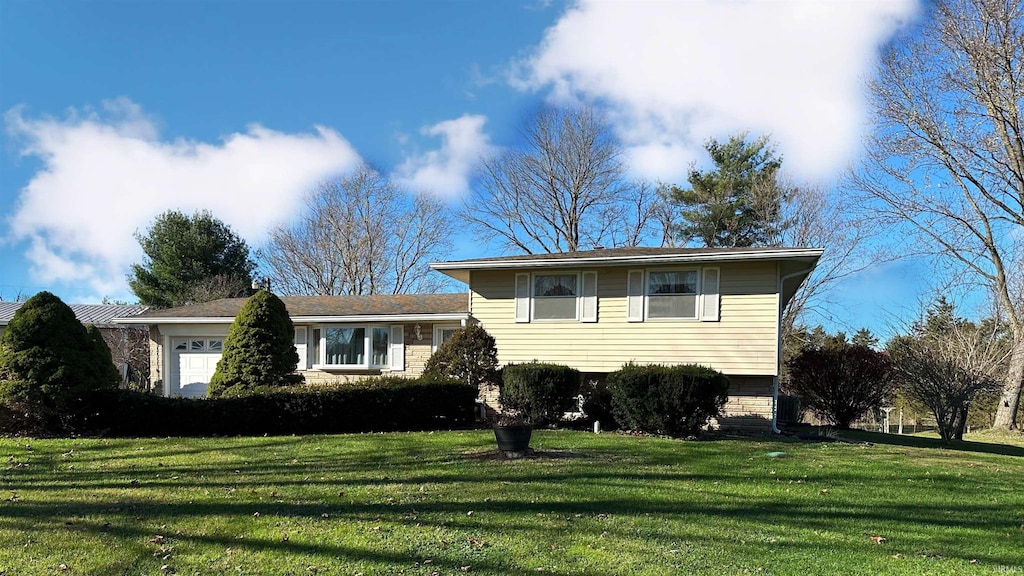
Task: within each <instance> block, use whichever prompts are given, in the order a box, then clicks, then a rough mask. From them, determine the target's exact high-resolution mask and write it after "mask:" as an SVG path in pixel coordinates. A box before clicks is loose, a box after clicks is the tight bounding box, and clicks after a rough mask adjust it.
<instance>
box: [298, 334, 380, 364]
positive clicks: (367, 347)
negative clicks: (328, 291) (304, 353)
mask: <svg viewBox="0 0 1024 576" xmlns="http://www.w3.org/2000/svg"><path fill="white" fill-rule="evenodd" d="M331 328H351V329H353V330H356V329H359V328H362V329H363V357H364V361H363V362H362V363H361V364H327V363H326V362H325V360H326V357H327V330H329V329H331ZM375 328H378V329H381V330H384V331H386V332H387V333H388V359H387V362H386V363H384V364H372V363H371V361H372V359H373V330H374V329H375ZM314 329H318V330H320V343H319V346H318V347H317V348H318V350H317V352H318V356H319V358H316V359H315V360H316V361H315V362H314V363H313V365H312V366H311V368H312V369H313V370H390V369H391V354H393V353H394V352H393V350H392V348H393V346H392V344H393V342H391V325H390V324H317V325H314V326H310V327H309V332H308V333H309V336H308V339H307V340H306V343H307V346H310V347H312V344H311V343H310V340H311V339H312V338H313V330H314Z"/></svg>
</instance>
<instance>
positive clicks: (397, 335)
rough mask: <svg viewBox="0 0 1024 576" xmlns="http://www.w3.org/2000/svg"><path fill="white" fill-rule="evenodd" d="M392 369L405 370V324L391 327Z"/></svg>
mask: <svg viewBox="0 0 1024 576" xmlns="http://www.w3.org/2000/svg"><path fill="white" fill-rule="evenodd" d="M391 369H392V370H405V326H403V325H401V324H395V325H394V326H392V327H391Z"/></svg>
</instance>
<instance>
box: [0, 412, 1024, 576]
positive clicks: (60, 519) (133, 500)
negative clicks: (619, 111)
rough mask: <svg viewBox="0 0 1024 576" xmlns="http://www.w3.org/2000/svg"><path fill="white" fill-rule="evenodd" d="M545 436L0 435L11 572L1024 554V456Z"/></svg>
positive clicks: (474, 569)
mask: <svg viewBox="0 0 1024 576" xmlns="http://www.w3.org/2000/svg"><path fill="white" fill-rule="evenodd" d="M533 446H534V447H535V448H537V449H539V450H541V451H542V453H541V454H540V457H538V458H535V459H529V460H519V461H503V460H500V459H496V458H494V457H493V454H492V453H491V452H489V451H490V450H491V449H492V447H493V436H492V435H491V433H490V432H489V431H467V432H444V433H412V434H368V435H346V436H324V437H279V438H240V439H239V438H233V439H178V438H171V439H144V440H31V441H28V440H14V439H0V457H2V458H3V459H4V460H5V461H6V462H5V463H3V464H2V466H3V471H2V472H0V574H4V575H14V574H18V575H21V574H27V575H33V574H117V575H121V574H160V573H161V572H164V573H177V574H203V575H206V574H297V575H307V574H349V575H353V574H359V573H362V574H365V575H369V574H423V575H429V574H434V573H437V574H464V573H467V572H468V573H470V574H495V575H496V574H527V573H530V574H536V573H545V574H579V575H584V574H586V575H604V574H794V575H804V574H936V575H939V574H943V575H944V574H1008V573H1018V574H1024V490H1022V486H1024V484H1022V480H1024V458H1022V457H1019V456H1013V455H1007V454H993V453H987V452H978V451H969V450H963V449H961V450H948V449H942V448H936V447H919V446H902V445H884V444H878V443H876V444H875V445H873V446H867V445H861V444H847V443H827V444H815V443H796V442H783V441H774V440H764V441H759V440H750V439H741V440H716V441H704V442H682V441H675V440H667V439H658V438H638V437H629V436H621V435H613V434H602V435H593V434H586V433H580V432H550V431H542V432H536V433H535V434H534V442H533ZM771 452H785V455H784V456H778V457H771V456H769V453H771ZM875 536H880V537H882V538H884V541H881V543H876V542H875V541H874V540H873V539H872V537H875ZM62 565H63V566H64V569H62Z"/></svg>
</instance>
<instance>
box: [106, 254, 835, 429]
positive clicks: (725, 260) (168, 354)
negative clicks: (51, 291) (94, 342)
mask: <svg viewBox="0 0 1024 576" xmlns="http://www.w3.org/2000/svg"><path fill="white" fill-rule="evenodd" d="M821 253H822V251H821V250H820V249H805V248H742V249H739V248H736V249H695V248H614V249H603V250H588V251H579V252H567V253H557V254H533V255H522V256H504V257H497V258H481V259H474V260H461V261H452V262H438V263H433V264H431V267H432V268H433V269H434V270H436V271H438V272H440V273H443V274H446V275H448V276H450V277H452V278H454V279H455V280H458V281H460V282H462V283H465V284H466V285H467V287H468V290H467V291H466V292H462V293H458V294H408V295H395V296H382V295H381V296H283V297H282V298H281V299H282V300H283V301H284V303H285V306H286V307H287V309H288V313H289V315H290V316H291V319H292V322H293V323H294V324H295V346H296V348H297V350H298V352H299V364H298V366H296V370H297V371H299V372H301V373H302V374H303V375H304V376H305V378H306V382H307V384H310V385H316V384H317V383H323V382H331V381H338V380H347V379H353V378H361V377H365V376H368V375H377V374H391V375H403V376H410V377H413V376H417V375H419V374H421V373H422V371H423V369H424V365H425V364H426V361H427V359H428V358H429V357H430V354H431V353H432V352H433V351H434V350H436V348H437V346H438V345H439V344H440V343H441V342H443V341H444V340H445V339H447V338H449V337H450V336H451V335H452V334H453V333H454V332H455V331H456V330H458V329H459V328H461V327H463V326H466V325H468V324H480V325H482V326H483V327H484V328H485V329H486V330H487V331H488V332H489V333H490V334H491V335H492V336H494V338H495V341H496V343H497V349H498V360H499V362H500V363H501V364H503V365H504V364H509V363H521V362H531V361H541V362H554V363H559V364H565V365H568V366H571V367H573V368H576V369H577V370H579V371H580V372H582V373H583V375H584V378H587V379H594V380H600V379H602V378H603V377H604V376H605V375H607V374H608V373H609V372H613V371H615V370H617V369H619V368H621V367H622V366H623V365H624V364H625V363H627V362H635V363H640V364H648V363H651V364H654V363H656V364H701V365H704V366H709V367H711V368H714V369H716V370H718V371H721V372H723V373H724V374H726V375H727V376H728V377H729V378H730V382H731V384H730V393H729V401H728V403H727V404H726V408H725V414H724V416H723V418H722V419H720V422H719V423H720V424H722V425H727V426H747V427H749V426H754V427H763V428H767V427H769V426H770V425H771V423H772V418H773V413H774V406H775V402H776V400H777V394H778V379H777V378H778V374H779V363H780V349H781V346H780V318H781V316H782V312H783V310H784V309H785V307H786V305H787V303H788V302H789V300H790V299H791V298H792V297H793V295H794V294H795V292H796V291H797V289H798V288H799V287H800V285H801V284H802V283H803V282H804V281H805V280H806V278H807V277H808V275H809V274H810V273H811V271H812V270H813V268H814V266H815V264H816V263H817V261H818V258H819V257H820V256H821ZM244 302H245V299H243V298H233V299H224V300H216V301H213V302H207V303H203V304H196V305H192V306H184V307H180V308H171V309H165V310H153V311H149V312H146V313H144V314H141V315H138V316H134V317H130V318H123V319H121V320H120V321H122V322H124V323H128V324H146V325H148V327H149V334H150V339H151V343H150V348H151V359H150V362H151V371H150V373H151V378H152V384H153V386H154V388H155V389H156V390H157V391H159V392H161V393H163V394H165V395H171V396H203V395H205V394H206V384H207V382H209V380H210V376H212V374H213V372H214V369H215V368H216V363H217V361H218V360H219V359H220V355H221V351H222V350H223V346H224V337H225V336H226V335H227V333H228V329H229V327H230V325H231V322H232V321H233V320H234V317H235V315H236V314H237V313H238V311H239V310H240V309H241V307H242V305H243V304H244ZM489 400H491V401H493V400H494V398H493V397H490V398H489Z"/></svg>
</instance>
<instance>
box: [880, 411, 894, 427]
mask: <svg viewBox="0 0 1024 576" xmlns="http://www.w3.org/2000/svg"><path fill="white" fill-rule="evenodd" d="M893 409H894V407H893V406H882V412H885V418H883V419H882V428H884V430H882V432H885V433H886V434H888V433H889V412H892V411H893Z"/></svg>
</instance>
